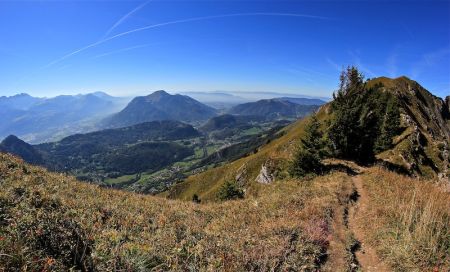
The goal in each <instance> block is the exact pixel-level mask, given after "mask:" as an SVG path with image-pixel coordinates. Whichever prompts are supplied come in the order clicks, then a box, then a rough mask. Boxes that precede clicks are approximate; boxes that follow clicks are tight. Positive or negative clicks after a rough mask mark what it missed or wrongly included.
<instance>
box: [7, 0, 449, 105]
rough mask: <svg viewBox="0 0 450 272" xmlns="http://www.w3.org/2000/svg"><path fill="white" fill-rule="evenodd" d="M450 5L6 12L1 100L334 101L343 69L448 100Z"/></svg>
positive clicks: (186, 4)
mask: <svg viewBox="0 0 450 272" xmlns="http://www.w3.org/2000/svg"><path fill="white" fill-rule="evenodd" d="M449 26H450V2H449V1H436V2H434V1H399V2H392V1H331V2H326V1H315V2H314V1H291V2H290V1H246V2H244V1H197V2H191V1H180V0H179V1H163V0H159V1H158V0H156V1H147V2H146V1H2V0H0V95H12V94H15V93H19V92H27V93H30V94H32V95H36V96H54V95H57V94H75V93H86V92H92V91H105V92H107V93H110V94H113V95H144V94H148V93H150V92H152V91H154V90H157V89H165V90H167V91H169V92H184V91H216V90H228V91H270V92H283V93H286V92H287V93H295V94H306V95H313V96H314V95H315V96H331V93H332V91H333V90H334V89H336V86H337V84H338V75H339V70H340V69H341V68H342V67H343V66H346V65H351V64H354V65H357V66H359V67H360V69H361V70H362V71H363V72H364V74H365V75H366V77H369V78H372V77H376V76H389V77H397V76H401V75H406V76H408V77H411V78H412V79H414V80H417V81H418V82H419V83H420V84H422V85H423V86H424V87H425V88H427V89H429V90H430V91H431V92H433V93H434V94H435V95H438V96H441V97H443V96H446V95H450V27H449Z"/></svg>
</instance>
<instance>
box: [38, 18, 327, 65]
mask: <svg viewBox="0 0 450 272" xmlns="http://www.w3.org/2000/svg"><path fill="white" fill-rule="evenodd" d="M243 16H283V17H302V18H310V19H319V20H329V19H330V18H328V17H322V16H314V15H308V14H296V13H270V12H252V13H232V14H220V15H210V16H203V17H193V18H188V19H181V20H175V21H170V22H164V23H159V24H153V25H148V26H144V27H140V28H135V29H132V30H129V31H125V32H122V33H119V34H116V35H114V36H111V37H108V38H104V39H102V40H100V41H97V42H95V43H92V44H89V45H87V46H85V47H82V48H80V49H77V50H75V51H73V52H72V53H69V54H67V55H65V56H63V57H61V58H59V59H57V60H55V61H52V62H50V63H49V64H47V65H45V66H44V67H42V68H48V67H50V66H52V65H55V64H56V63H59V62H61V61H63V60H65V59H67V58H69V57H71V56H73V55H75V54H78V53H80V52H82V51H85V50H87V49H89V48H92V47H95V46H97V45H100V44H103V43H105V42H107V41H110V40H113V39H117V38H120V37H123V36H126V35H129V34H132V33H136V32H140V31H143V30H147V29H152V28H158V27H162V26H167V25H174V24H181V23H188V22H195V21H204V20H212V19H218V18H227V17H243Z"/></svg>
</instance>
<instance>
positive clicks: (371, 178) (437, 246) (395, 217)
mask: <svg viewBox="0 0 450 272" xmlns="http://www.w3.org/2000/svg"><path fill="white" fill-rule="evenodd" d="M364 186H365V188H366V189H367V190H368V194H369V196H370V203H371V205H369V207H368V211H367V213H366V214H365V218H366V219H367V220H368V221H367V222H370V228H368V229H367V235H368V236H369V238H370V240H371V242H372V243H373V244H374V245H376V248H377V249H378V250H379V251H380V252H381V254H382V256H383V257H384V258H385V259H386V260H387V261H388V262H389V263H391V265H392V267H393V268H394V269H395V270H397V271H449V269H450V194H449V193H448V192H446V191H445V190H444V186H443V185H442V184H440V183H438V182H435V181H425V180H417V179H412V178H408V177H405V176H401V175H398V174H395V173H391V172H387V171H385V170H383V169H381V168H375V169H371V170H370V171H368V173H367V174H365V175H364Z"/></svg>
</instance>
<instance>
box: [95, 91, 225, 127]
mask: <svg viewBox="0 0 450 272" xmlns="http://www.w3.org/2000/svg"><path fill="white" fill-rule="evenodd" d="M216 114H217V110H216V109H214V108H212V107H209V106H206V105H204V104H202V103H200V102H198V101H197V100H195V99H193V98H191V97H189V96H185V95H180V94H176V95H171V94H168V93H167V92H165V91H156V92H154V93H152V94H150V95H148V96H138V97H136V98H134V99H133V100H132V101H131V102H130V103H129V104H128V105H127V106H126V107H125V108H124V109H123V110H122V111H120V112H118V113H117V114H114V115H112V116H111V117H109V118H106V119H105V120H104V121H103V126H105V127H125V126H130V125H134V124H139V123H143V122H149V121H155V120H177V121H183V122H188V123H192V122H197V121H206V120H207V119H209V118H211V117H213V116H215V115H216Z"/></svg>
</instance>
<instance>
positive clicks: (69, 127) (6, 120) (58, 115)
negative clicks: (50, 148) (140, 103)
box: [0, 92, 128, 143]
mask: <svg viewBox="0 0 450 272" xmlns="http://www.w3.org/2000/svg"><path fill="white" fill-rule="evenodd" d="M127 101H128V100H127V99H125V98H117V97H112V96H109V95H107V94H105V93H102V92H96V93H90V94H85V95H60V96H56V97H53V98H36V97H32V96H30V95H28V94H19V95H15V96H11V97H5V96H2V97H0V114H1V115H2V122H1V123H0V137H5V136H6V135H10V134H14V135H18V136H19V137H20V138H22V139H24V140H26V141H27V142H31V143H38V142H42V141H49V140H57V139H59V138H61V137H64V136H67V135H70V134H74V133H77V132H87V131H92V130H95V125H94V124H95V122H96V120H99V119H101V118H104V117H105V116H107V115H109V114H112V113H114V112H117V111H118V110H120V108H122V107H123V106H124V104H125V103H126V102H127Z"/></svg>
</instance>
